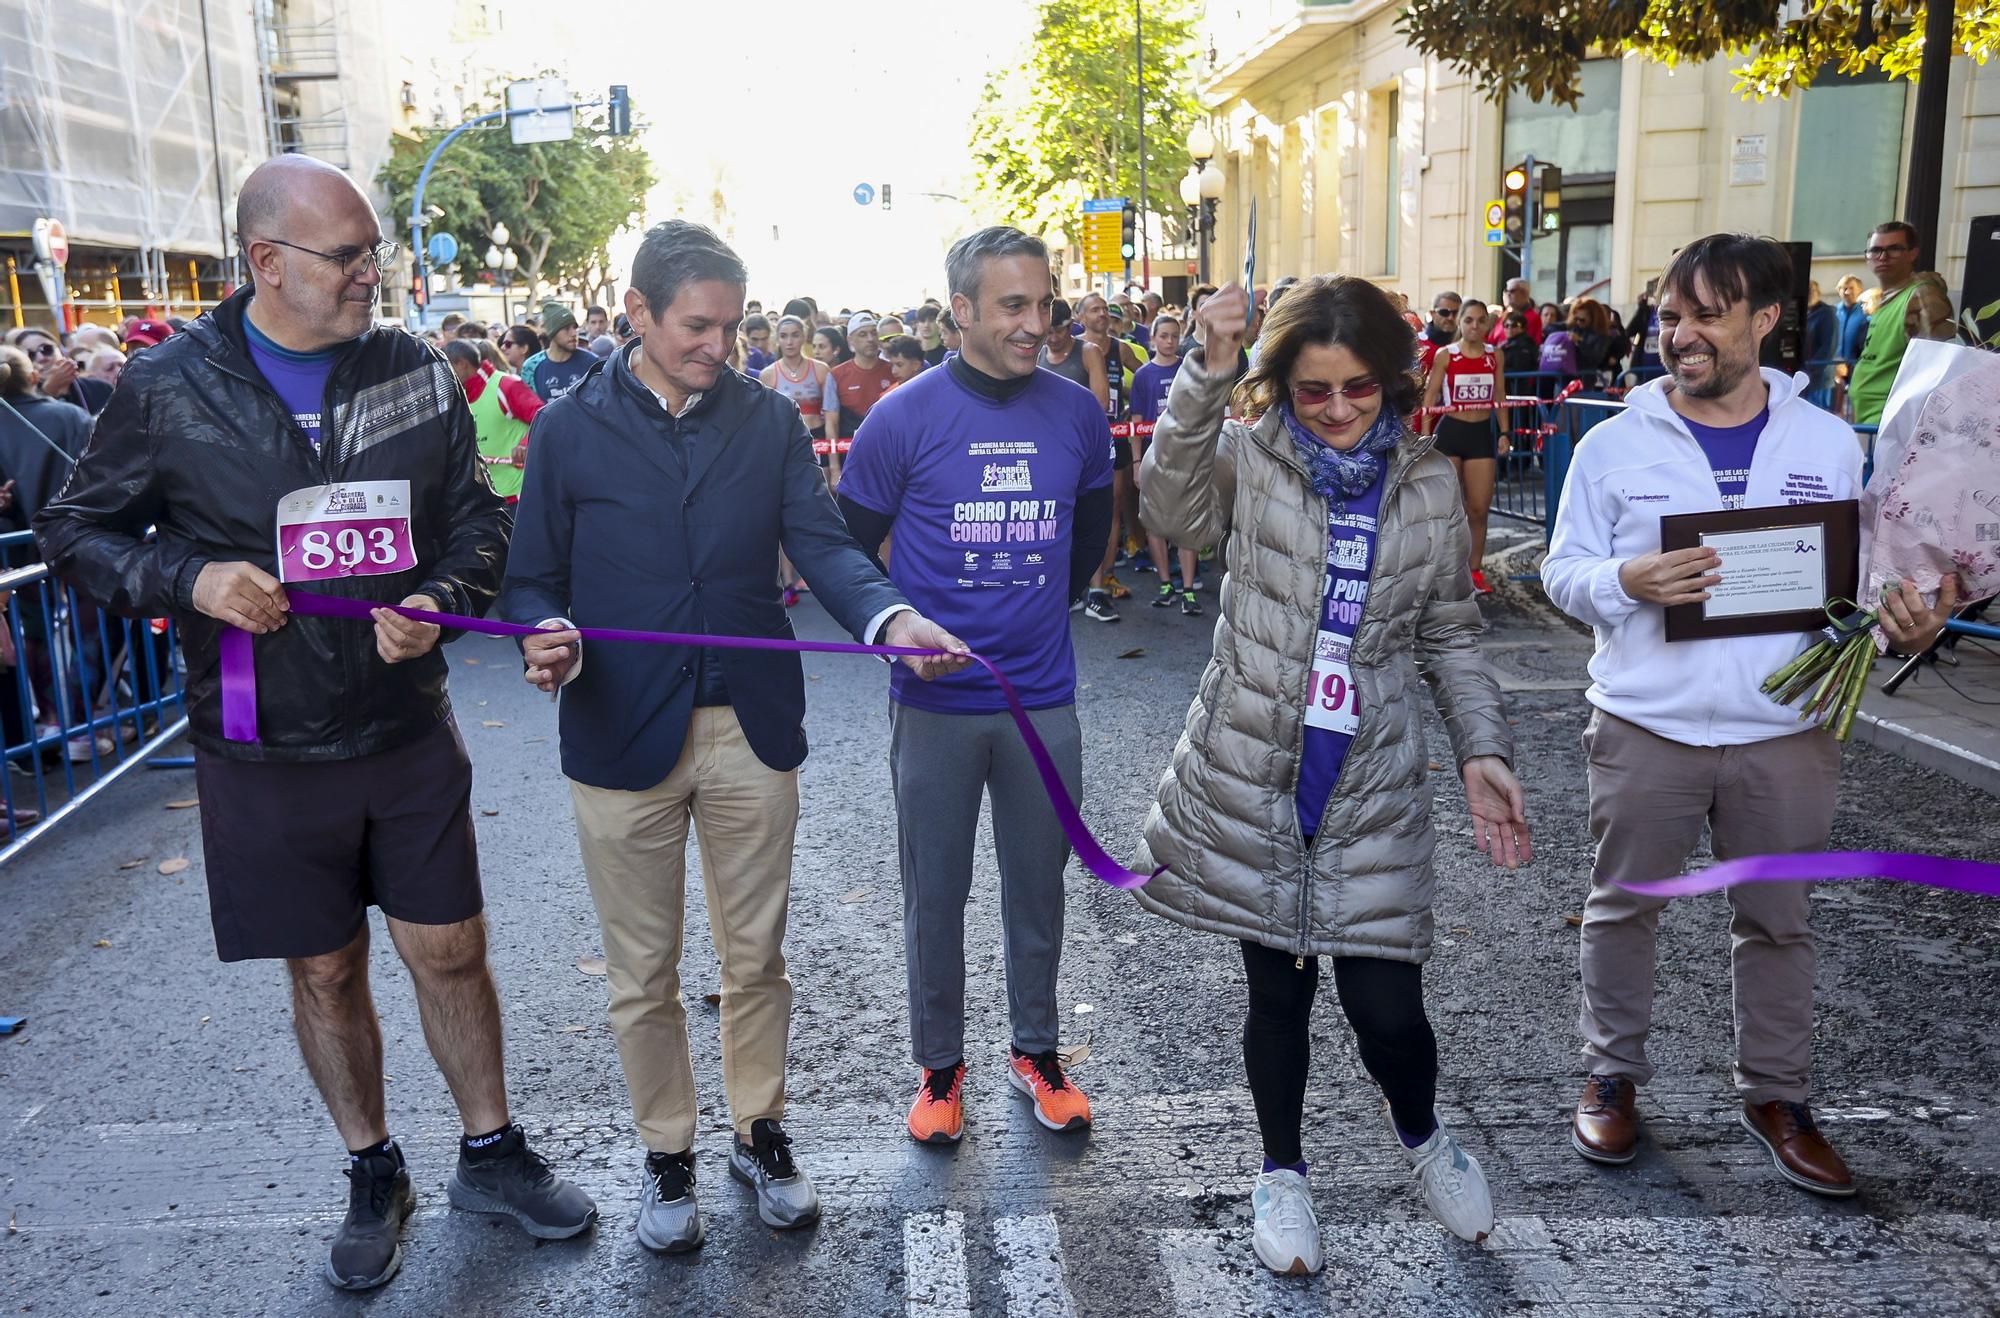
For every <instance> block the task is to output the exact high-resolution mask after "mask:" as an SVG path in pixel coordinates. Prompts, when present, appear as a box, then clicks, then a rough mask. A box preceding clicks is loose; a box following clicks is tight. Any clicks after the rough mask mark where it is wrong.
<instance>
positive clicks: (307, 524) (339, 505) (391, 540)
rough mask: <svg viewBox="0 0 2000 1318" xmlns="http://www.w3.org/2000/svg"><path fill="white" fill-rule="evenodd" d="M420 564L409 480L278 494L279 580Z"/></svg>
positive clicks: (374, 573)
mask: <svg viewBox="0 0 2000 1318" xmlns="http://www.w3.org/2000/svg"><path fill="white" fill-rule="evenodd" d="M416 565H417V554H416V548H415V545H414V543H413V542H412V539H411V536H410V483H409V482H408V481H349V482H346V483H344V484H339V485H309V486H307V487H305V488H304V489H300V490H293V491H292V492H291V493H290V494H287V495H285V496H284V497H283V498H282V499H280V500H278V580H280V581H283V582H287V583H294V582H302V581H327V580H330V579H333V578H337V577H372V576H385V575H388V574H390V573H394V572H406V571H408V570H410V569H411V568H414V567H415V566H416Z"/></svg>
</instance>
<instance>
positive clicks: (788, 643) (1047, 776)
mask: <svg viewBox="0 0 2000 1318" xmlns="http://www.w3.org/2000/svg"><path fill="white" fill-rule="evenodd" d="M285 594H286V598H287V599H288V600H290V601H291V611H292V612H293V613H297V614H304V615H307V616H309V617H317V618H349V619H352V620H354V621H356V622H372V621H374V611H375V610H376V609H388V610H390V611H391V612H394V613H400V614H402V615H403V616H404V617H405V618H411V619H414V620H416V621H417V622H428V623H435V624H436V625H437V626H440V627H449V628H452V629H454V630H456V631H467V632H478V633H480V634H481V635H483V636H539V635H541V634H542V631H543V629H542V628H540V627H530V626H528V625H527V624H525V623H518V622H494V621H489V620H488V619H485V618H467V617H463V616H461V615H459V614H456V613H433V612H431V611H430V610H429V609H412V608H406V607H404V606H403V605H400V604H376V603H373V602H371V601H369V600H357V599H341V598H338V597H336V596H333V595H319V594H315V593H313V592H312V591H309V590H290V591H287V592H285ZM574 630H575V631H576V632H577V633H578V634H579V635H581V636H582V637H583V638H584V639H585V640H587V641H626V642H630V643H632V644H636V645H687V646H701V647H706V648H711V649H718V650H794V651H810V652H813V653H817V654H869V655H888V656H903V655H920V656H921V655H937V654H940V653H942V651H938V650H922V649H915V648H912V647H910V646H902V645H856V644H854V643H853V642H852V641H799V640H783V639H779V638H777V637H770V636H706V635H700V634H690V633H686V632H642V631H628V630H626V629H624V628H618V627H578V628H575V629H574ZM252 640H253V638H252V636H251V634H250V633H249V632H246V631H243V630H241V629H239V628H236V627H229V628H225V629H224V630H223V632H222V651H221V658H222V735H223V736H225V737H227V738H229V739H230V740H231V741H255V740H257V667H256V663H255V659H254V656H253V653H252V644H251V643H252ZM971 658H973V659H974V660H976V661H978V662H979V663H980V664H981V665H983V666H984V667H985V669H986V671H987V672H989V673H991V674H993V680H994V681H995V682H997V683H999V684H1000V694H1001V695H1002V696H1004V697H1005V698H1006V700H1007V712H1008V713H1009V714H1012V715H1013V716H1014V726H1015V727H1017V728H1019V729H1020V730H1021V739H1022V740H1023V741H1025V742H1027V743H1028V754H1029V755H1030V756H1032V757H1033V758H1034V761H1035V771H1036V772H1037V773H1039V774H1041V776H1042V787H1043V789H1044V790H1046V791H1047V792H1048V794H1049V804H1050V805H1052V806H1054V807H1055V811H1056V819H1057V820H1058V821H1059V822H1060V823H1061V824H1062V829H1063V832H1064V833H1065V834H1067V835H1068V837H1069V844H1070V846H1071V847H1073V848H1075V850H1076V856H1077V859H1078V860H1080V861H1082V862H1083V866H1084V868H1085V869H1087V870H1089V871H1090V872H1091V873H1092V874H1095V875H1096V876H1097V877H1098V878H1100V879H1102V880H1104V881H1105V882H1106V883H1108V884H1110V885H1111V886H1112V887H1114V888H1136V887H1138V886H1139V885H1140V884H1142V883H1145V882H1146V881H1147V880H1149V879H1151V878H1153V877H1154V876H1155V875H1158V874H1160V873H1161V872H1163V871H1164V870H1165V869H1166V866H1164V865H1162V866H1160V868H1159V869H1156V870H1154V871H1153V873H1152V874H1141V873H1139V872H1138V871H1136V870H1129V869H1126V868H1125V867H1124V866H1123V865H1121V864H1119V863H1118V862H1117V861H1116V860H1115V859H1113V858H1112V855H1111V853H1110V852H1108V851H1106V850H1105V849H1104V846H1103V844H1102V843H1100V842H1099V841H1098V840H1097V838H1096V837H1095V836H1094V835H1093V834H1092V833H1091V831H1090V826H1089V825H1088V824H1085V823H1084V822H1083V816H1082V815H1081V814H1080V813H1078V811H1077V808H1076V802H1074V801H1072V800H1071V799H1070V795H1069V789H1068V788H1067V787H1065V786H1064V785H1063V780H1062V774H1061V773H1059V772H1057V770H1056V762H1055V761H1054V760H1053V759H1051V758H1050V757H1049V749H1048V747H1047V746H1045V745H1043V744H1042V739H1041V737H1040V736H1039V735H1037V734H1036V732H1035V725H1034V724H1033V723H1032V722H1031V721H1030V720H1029V718H1028V710H1027V707H1026V706H1024V705H1022V703H1021V696H1020V693H1019V692H1017V691H1016V690H1015V689H1014V684H1013V683H1012V682H1010V681H1008V680H1007V675H1006V674H1005V673H1003V672H1001V671H1000V670H999V669H998V668H995V667H994V666H993V664H992V662H991V661H989V660H988V659H986V658H985V657H984V656H982V655H976V654H975V655H972V656H971Z"/></svg>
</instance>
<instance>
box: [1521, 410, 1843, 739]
mask: <svg viewBox="0 0 2000 1318" xmlns="http://www.w3.org/2000/svg"><path fill="white" fill-rule="evenodd" d="M1762 375H1763V377H1764V382H1765V383H1766V384H1767V385H1768V386H1769V387H1770V403H1769V408H1770V418H1769V420H1768V421H1766V422H1765V425H1764V432H1763V434H1762V435H1761V436H1759V437H1758V440H1757V448H1756V451H1755V453H1754V454H1753V456H1752V457H1751V459H1750V477H1749V483H1748V485H1747V487H1746V488H1745V490H1744V499H1743V506H1744V507H1746V508H1768V507H1774V506H1783V505H1787V504H1799V503H1817V502H1821V501H1823V500H1829V499H1852V498H1855V497H1857V496H1858V495H1859V493H1860V490H1861V447H1860V445H1859V444H1858V443H1857V442H1856V441H1855V438H1854V432H1853V430H1852V429H1850V428H1849V427H1848V425H1847V423H1846V422H1844V421H1842V420H1840V419H1839V418H1838V417H1836V416H1834V415H1833V414H1832V413H1830V412H1827V411H1824V410H1822V409H1820V408H1818V407H1815V406H1813V405H1812V404H1811V403H1808V402H1806V401H1805V399H1803V398H1801V397H1800V396H1799V391H1800V390H1802V389H1804V388H1806V387H1807V379H1806V377H1805V376H1804V375H1796V376H1791V377H1787V376H1785V375H1784V374H1783V373H1781V372H1779V371H1773V370H1765V371H1763V372H1762ZM1666 384H1667V381H1666V380H1665V379H1658V380H1649V381H1647V382H1646V383H1645V384H1642V385H1640V386H1639V387H1638V388H1636V389H1634V390H1632V392H1631V393H1629V394H1627V395H1626V396H1625V400H1626V402H1627V403H1628V404H1630V406H1628V407H1627V408H1626V409H1625V410H1624V411H1623V412H1620V413H1619V414H1617V415H1616V416H1614V417H1612V418H1610V419H1609V420H1606V421H1602V422H1599V423H1598V424H1597V425H1596V426H1593V427H1592V428H1591V430H1590V431H1589V433H1588V434H1586V435H1585V436H1584V439H1583V442H1582V443H1580V444H1578V445H1577V448H1576V452H1575V454H1574V455H1573V457H1572V458H1571V461H1570V468H1569V474H1568V476H1567V477H1566V478H1565V480H1564V482H1563V494H1562V504H1561V508H1560V510H1559V512H1558V513H1557V516H1556V524H1555V530H1554V532H1553V534H1552V535H1551V537H1550V540H1549V553H1548V559H1547V561H1546V562H1544V563H1543V564H1542V584H1543V586H1544V588H1545V589H1546V590H1547V591H1548V595H1549V598H1550V599H1551V600H1554V601H1555V603H1556V607H1558V608H1560V609H1561V610H1562V611H1563V612H1565V613H1567V614H1569V615H1570V616H1571V617H1573V618H1575V619H1577V620H1578V621H1579V622H1587V623H1589V624H1590V625H1591V628H1592V629H1593V630H1594V631H1595V632H1596V635H1597V653H1596V654H1594V655H1592V656H1591V660H1590V676H1591V678H1592V685H1591V688H1590V691H1589V692H1588V699H1589V700H1590V703H1591V704H1593V705H1596V706H1597V707H1598V708H1599V709H1602V710H1604V711H1605V712H1606V713H1609V714H1615V715H1617V716H1618V717H1619V718H1622V719H1625V720H1627V721H1628V722H1631V723H1636V724H1638V725H1639V726H1640V727H1642V728H1645V729H1646V730H1647V731H1649V732H1652V733H1655V734H1656V735H1658V736H1662V737H1666V738H1669V739H1671V740H1673V741H1678V742H1681V743H1683V744H1684V745H1689V746H1735V745H1741V744H1743V743H1745V742H1753V741H1765V740H1768V739H1770V738H1772V737H1783V736H1787V735H1789V734H1791V733H1794V732H1800V731H1803V730H1804V729H1805V728H1806V727H1808V726H1809V725H1807V724H1803V723H1800V722H1799V717H1798V711H1797V709H1796V708H1788V707H1786V706H1783V705H1780V704H1778V703H1776V702H1775V701H1773V700H1772V699H1771V698H1770V697H1769V696H1766V695H1765V694H1763V692H1761V691H1759V690H1758V689H1757V688H1758V687H1759V686H1761V685H1762V684H1763V681H1764V679H1765V678H1766V677H1768V676H1770V674H1771V673H1773V672H1775V671H1776V670H1777V669H1779V668H1781V667H1783V666H1784V665H1785V664H1787V663H1789V662H1790V661H1791V660H1792V659H1794V658H1795V657H1797V655H1798V654H1799V652H1800V651H1801V650H1803V649H1804V648H1805V646H1806V644H1807V642H1808V641H1809V639H1810V638H1809V637H1808V636H1806V635H1796V636H1732V637H1722V638H1716V639H1710V640H1697V641H1676V642H1674V643H1673V644H1672V645H1669V644H1667V639H1666V610H1665V609H1664V608H1662V607H1661V606H1660V605H1657V604H1642V603H1640V602H1639V601H1638V600H1635V599H1633V598H1632V597H1631V596H1630V595H1628V594H1626V593H1625V588H1624V586H1623V585H1622V584H1621V583H1620V582H1619V580H1618V572H1619V569H1620V568H1622V567H1624V565H1625V563H1626V562H1627V561H1628V560H1630V559H1633V558H1636V557H1638V556H1639V555H1641V554H1650V553H1654V552H1657V551H1658V549H1659V548H1660V518H1661V517H1662V516H1663V515H1665V514H1668V513H1698V512H1719V511H1721V509H1722V496H1721V494H1720V493H1719V492H1718V491H1717V489H1716V487H1715V475H1714V472H1713V469H1712V468H1710V466H1709V464H1708V458H1707V457H1706V455H1704V454H1703V453H1702V451H1701V445H1700V444H1698V443H1696V442H1695V438H1694V434H1693V432H1691V431H1690V430H1689V429H1688V428H1687V424H1686V422H1684V421H1683V420H1682V419H1681V417H1680V414H1679V413H1677V412H1675V411H1674V410H1673V408H1671V407H1669V406H1668V405H1667V391H1666V388H1665V385H1666Z"/></svg>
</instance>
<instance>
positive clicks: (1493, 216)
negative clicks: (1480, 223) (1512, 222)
mask: <svg viewBox="0 0 2000 1318" xmlns="http://www.w3.org/2000/svg"><path fill="white" fill-rule="evenodd" d="M1506 223H1507V204H1506V203H1505V202H1500V201H1489V202H1487V203H1486V227H1487V228H1489V229H1498V228H1501V227H1502V226H1504V225H1505V224H1506Z"/></svg>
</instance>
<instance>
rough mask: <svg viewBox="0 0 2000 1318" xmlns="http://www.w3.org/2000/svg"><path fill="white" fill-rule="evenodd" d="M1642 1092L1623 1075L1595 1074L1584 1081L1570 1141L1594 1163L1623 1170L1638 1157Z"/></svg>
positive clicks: (1571, 1128) (1572, 1123) (1570, 1131)
mask: <svg viewBox="0 0 2000 1318" xmlns="http://www.w3.org/2000/svg"><path fill="white" fill-rule="evenodd" d="M1638 1095H1639V1091H1638V1089H1637V1088H1636V1087H1635V1086H1634V1085H1633V1084H1632V1082H1631V1081H1630V1080H1629V1079H1627V1078H1626V1077H1624V1076H1622V1075H1594V1076H1592V1077H1590V1079H1589V1080H1587V1081H1585V1082H1584V1086H1583V1097H1582V1098H1580V1099H1578V1100H1577V1103H1576V1117H1575V1119H1574V1120H1572V1121H1571V1122H1570V1126H1569V1142H1570V1144H1571V1145H1572V1146H1573V1147H1574V1148H1575V1149H1576V1151H1577V1152H1578V1153H1581V1154H1582V1155H1583V1156H1584V1157H1586V1158H1588V1159H1590V1160H1591V1161H1592V1162H1601V1163H1605V1164H1607V1165H1609V1166H1613V1167H1622V1166H1624V1165H1625V1164H1626V1163H1628V1162H1630V1161H1632V1159H1633V1158H1635V1157H1637V1156H1638V1152H1639V1117H1638V1114H1637V1113H1636V1112H1634V1111H1633V1103H1634V1101H1635V1100H1636V1099H1637V1098H1638Z"/></svg>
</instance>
